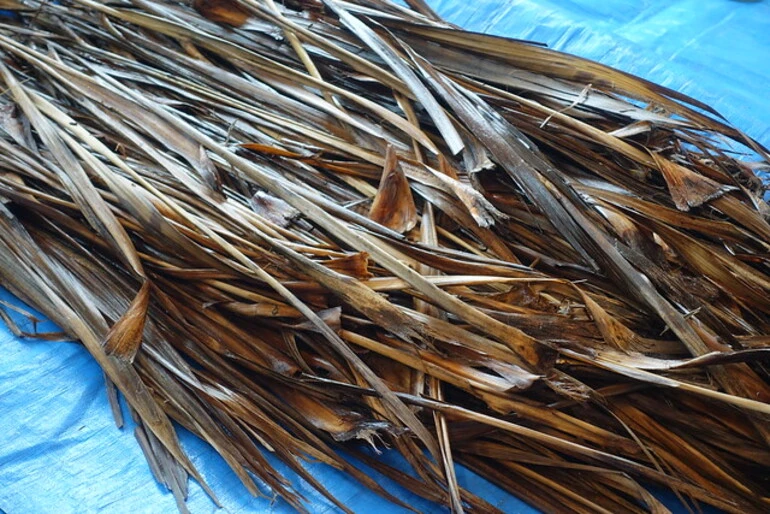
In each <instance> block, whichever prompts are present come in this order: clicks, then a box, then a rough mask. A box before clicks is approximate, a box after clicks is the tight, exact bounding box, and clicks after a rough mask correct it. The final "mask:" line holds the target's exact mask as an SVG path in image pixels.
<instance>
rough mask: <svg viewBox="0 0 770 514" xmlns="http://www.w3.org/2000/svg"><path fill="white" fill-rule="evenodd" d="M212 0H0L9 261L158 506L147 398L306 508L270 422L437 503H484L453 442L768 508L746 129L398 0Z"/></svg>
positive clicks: (250, 483)
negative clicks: (134, 445) (464, 476)
mask: <svg viewBox="0 0 770 514" xmlns="http://www.w3.org/2000/svg"><path fill="white" fill-rule="evenodd" d="M229 2H230V0H200V1H199V2H198V3H196V4H195V5H194V6H189V5H186V4H184V3H178V2H175V1H170V0H131V1H129V0H116V1H112V2H109V3H101V2H98V1H95V0H68V1H63V2H61V3H55V2H47V1H46V2H38V1H37V0H2V1H0V8H3V9H11V10H13V11H14V15H13V17H12V18H11V19H7V20H5V22H4V23H2V24H0V55H1V56H2V62H1V63H0V89H2V90H3V95H2V96H0V126H2V130H1V131H0V199H1V200H2V203H0V277H1V280H2V285H4V286H6V287H7V288H9V289H10V290H11V291H12V292H14V293H15V294H17V295H18V296H19V297H20V298H22V299H24V300H25V301H27V302H29V303H30V304H31V305H33V306H35V307H36V308H37V309H39V310H40V311H42V312H43V313H44V314H46V315H47V316H49V317H50V318H51V319H52V320H54V321H55V322H56V323H57V324H58V325H59V326H61V327H62V329H63V330H64V331H65V332H66V333H67V334H68V335H69V336H71V337H73V338H76V339H78V340H80V341H81V342H82V343H83V344H84V345H85V347H86V348H87V349H88V351H89V352H90V353H91V354H92V355H93V357H94V358H95V359H96V360H97V361H98V362H99V364H100V365H101V367H102V368H103V370H104V372H105V376H106V377H107V383H108V389H109V390H110V398H111V399H112V401H113V407H115V406H116V405H117V403H116V398H117V394H116V388H117V391H119V392H120V393H121V394H122V395H124V396H125V398H126V400H127V402H128V403H129V404H130V406H131V409H132V411H133V413H134V414H135V417H136V419H137V421H138V423H139V428H138V430H137V437H138V440H139V442H140V443H141V445H142V447H143V449H144V450H145V453H146V455H147V459H148V462H149V464H150V466H151V468H152V470H153V472H154V473H155V475H156V477H157V478H158V480H160V481H161V482H164V483H165V484H166V485H167V486H168V487H169V489H170V490H171V491H173V493H174V495H175V496H176V498H177V500H178V502H179V506H180V509H182V510H185V507H184V496H185V491H186V482H187V477H188V475H190V476H192V477H193V478H195V479H196V480H198V481H200V482H203V481H202V479H201V477H200V476H199V474H198V472H197V471H196V470H195V468H194V467H193V465H192V464H191V462H190V460H189V459H188V458H187V456H186V455H185V453H184V451H183V450H182V449H181V447H180V445H179V442H178V440H177V436H176V433H175V428H174V425H173V423H172V422H177V423H179V424H180V425H182V426H184V427H187V428H188V429H190V430H191V431H193V432H194V433H196V434H198V435H199V436H200V437H201V438H203V439H205V440H206V441H208V442H209V443H210V444H211V445H212V446H213V447H214V448H216V450H217V451H218V452H219V453H220V454H221V455H222V457H223V458H224V459H225V460H226V461H227V462H228V463H229V465H230V466H231V467H232V469H233V470H234V471H235V473H236V474H237V475H238V476H239V477H240V478H241V480H242V481H243V484H244V485H245V488H246V489H248V490H249V491H251V492H252V493H254V494H257V493H259V492H260V487H258V486H257V483H260V484H264V485H266V486H268V487H269V488H271V489H272V490H273V491H275V492H277V493H278V494H279V495H280V496H282V497H283V498H284V499H285V500H286V501H287V502H289V503H290V504H291V505H293V506H294V507H296V508H297V509H300V510H301V509H303V508H307V507H308V506H307V505H306V504H305V503H304V500H303V498H302V496H301V495H300V494H299V493H298V492H297V491H295V490H293V489H292V487H291V484H290V482H289V481H288V480H287V479H286V478H284V477H282V476H281V475H280V474H279V473H278V472H276V471H275V470H274V469H272V468H271V466H270V465H269V464H268V463H267V461H266V460H265V458H264V452H273V453H274V454H275V455H277V456H278V457H280V458H281V459H282V460H283V461H284V462H286V463H287V464H288V466H289V467H290V468H292V469H293V470H295V471H296V472H297V473H298V474H300V475H301V476H303V477H304V479H306V480H307V481H308V482H310V483H311V484H313V485H314V486H315V487H317V488H318V489H319V490H320V491H322V492H323V491H324V488H323V484H321V483H318V481H316V480H315V479H314V478H313V477H312V476H310V475H309V474H308V473H307V472H306V471H304V468H303V467H302V460H303V459H305V458H312V459H316V460H319V461H321V462H324V463H327V464H328V465H329V466H333V467H335V468H339V469H341V470H344V471H346V472H347V473H349V474H350V475H352V476H354V477H355V478H357V479H358V480H360V481H361V483H363V484H364V485H366V486H368V487H370V488H372V489H373V490H375V491H377V492H378V493H380V494H382V495H383V496H384V497H385V498H388V499H390V500H392V501H394V502H397V503H398V502H399V500H398V499H396V498H394V497H393V496H391V494H390V493H389V492H388V491H386V490H384V489H383V488H382V487H381V486H379V485H378V483H377V480H376V477H370V476H368V475H367V474H365V473H363V472H362V471H360V470H358V469H356V468H355V467H353V466H352V465H351V464H350V463H349V462H348V461H347V460H345V459H343V458H342V457H341V456H340V454H339V453H338V452H339V450H340V449H341V448H346V449H347V450H349V451H352V452H353V453H357V452H356V450H355V448H356V447H357V445H359V444H364V443H362V441H361V440H364V441H366V440H368V441H372V442H373V443H374V444H381V443H380V441H383V442H385V443H387V445H389V446H392V447H394V448H395V449H397V450H398V451H399V452H400V453H401V454H403V456H404V457H405V459H406V461H407V462H408V463H409V465H410V466H411V468H412V472H411V473H410V474H406V473H402V472H400V471H397V470H395V469H393V468H391V467H389V466H387V465H386V464H384V463H381V462H379V461H377V460H373V459H371V458H367V457H366V456H364V455H362V458H363V459H365V461H366V462H367V463H368V464H370V465H371V466H372V467H373V468H374V469H376V470H377V471H378V472H380V473H382V474H384V475H386V476H389V477H391V478H393V479H394V480H396V481H397V482H399V483H401V484H402V485H403V486H404V487H406V488H408V489H410V490H412V491H414V492H415V493H417V494H419V495H422V496H424V497H426V498H428V499H430V500H433V501H435V502H437V503H442V504H446V505H447V506H449V507H451V508H452V509H453V510H454V511H456V512H460V511H462V510H463V509H467V510H473V511H479V512H493V511H495V509H494V507H493V506H491V505H489V504H487V503H486V502H485V501H484V499H483V498H478V497H476V496H474V495H472V494H470V493H469V492H467V491H464V490H463V489H461V488H459V487H458V485H457V481H456V478H455V474H454V463H456V462H459V463H462V464H464V465H466V466H468V467H469V468H471V469H473V470H475V471H476V472H478V473H480V474H481V475H483V476H486V477H487V478H489V479H490V480H492V481H493V482H495V483H497V484H499V485H500V486H502V487H504V488H506V489H508V490H510V491H511V492H513V493H514V494H516V495H519V496H520V497H522V498H523V499H525V500H526V501H528V502H530V503H532V504H533V505H535V506H537V507H539V508H542V509H545V510H547V511H552V512H554V511H569V512H611V513H617V512H645V511H653V512H665V511H666V508H665V507H664V506H663V505H661V504H660V503H659V502H658V501H657V500H656V499H655V498H654V497H653V496H652V495H651V494H650V493H648V492H647V490H646V489H645V486H644V485H642V484H658V485H662V486H665V487H668V488H670V489H672V490H673V491H675V492H676V493H677V495H678V496H679V497H680V498H681V500H682V502H684V503H685V504H687V505H688V506H690V507H691V508H693V509H697V505H698V503H701V502H703V503H707V504H711V505H714V506H716V507H719V508H722V509H724V510H726V511H731V512H740V513H745V512H767V511H768V509H770V482H768V476H770V473H768V469H769V467H770V423H768V420H770V373H768V369H767V367H766V364H767V356H768V354H769V353H770V352H768V347H769V346H770V301H768V294H770V257H768V255H770V253H769V251H770V225H769V224H768V222H767V216H768V206H767V205H766V204H765V203H764V202H763V201H762V199H761V195H762V188H761V184H760V182H759V181H758V179H757V178H756V176H755V175H754V173H753V171H752V167H753V166H752V165H751V164H747V163H746V162H744V161H740V160H737V159H736V158H734V154H733V153H731V152H732V150H731V151H730V152H728V151H727V150H725V149H726V148H728V147H729V146H730V145H732V148H734V149H738V150H739V151H745V152H751V153H753V154H754V155H755V157H756V158H757V159H758V160H759V161H760V162H762V161H763V160H765V159H767V158H768V155H769V154H768V152H767V151H766V150H765V149H764V148H762V147H761V146H760V145H758V144H757V143H756V142H754V141H752V140H751V139H749V138H747V137H746V136H744V135H743V134H741V133H740V132H738V131H737V130H735V129H733V128H732V127H730V126H729V125H727V124H726V122H724V121H723V120H722V119H721V118H720V117H719V116H718V115H717V114H716V113H714V112H712V111H711V110H710V109H709V108H708V107H707V106H705V105H702V104H700V103H698V102H697V101H695V100H693V99H691V98H687V97H685V96H682V95H681V94H678V93H676V92H674V91H670V90H667V89H665V88H662V87H659V86H656V85H654V84H651V83H649V82H646V81H644V80H641V79H638V78H635V77H633V76H630V75H627V74H624V73H622V72H619V71H615V70H613V69H610V68H607V67H605V66H602V65H599V64H597V63H594V62H590V61H586V60H582V59H580V58H577V57H573V56H569V55H564V54H560V53H557V52H553V51H551V50H548V49H546V48H543V47H542V46H538V45H535V44H530V43H527V42H521V41H513V40H508V39H501V38H496V37H492V36H487V35H481V34H475V33H469V32H465V31H462V30H459V29H457V28H456V27H453V26H450V25H448V24H446V23H444V22H442V21H441V20H440V19H438V18H437V17H436V16H435V15H434V14H433V13H432V12H431V10H430V9H429V8H428V7H426V6H425V5H424V4H423V2H422V0H412V1H411V2H409V3H410V5H411V6H412V8H411V9H408V8H404V7H401V6H399V5H397V4H395V3H391V1H390V0H360V1H356V2H348V1H342V0H287V1H286V2H285V3H284V4H283V5H278V4H277V3H275V2H274V1H273V0H237V4H236V3H229ZM741 149H742V150H741ZM764 162H766V161H764ZM6 317H7V316H6ZM115 412H116V415H118V418H119V409H118V408H115ZM118 421H119V423H120V419H118ZM255 478H256V480H255ZM203 485H204V487H206V486H205V484H203ZM212 494H213V493H212ZM339 507H340V508H341V509H345V507H344V505H339Z"/></svg>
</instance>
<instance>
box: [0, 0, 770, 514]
mask: <svg viewBox="0 0 770 514" xmlns="http://www.w3.org/2000/svg"><path fill="white" fill-rule="evenodd" d="M430 4H431V5H432V6H433V7H434V8H435V9H436V10H437V12H438V13H439V14H441V15H442V16H444V17H445V18H446V19H447V20H449V21H451V22H453V23H455V24H457V25H460V26H462V27H464V28H466V29H469V30H475V31H482V32H489V33H493V34H497V35H505V36H511V37H516V38H523V39H530V40H534V41H539V42H543V43H547V44H548V45H549V46H551V47H552V48H556V49H558V50H563V51H566V52H570V53H574V54H578V55H581V56H584V57H588V58H592V59H596V60H599V61H601V62H603V63H605V64H608V65H611V66H614V67H617V68H619V69H622V70H625V71H629V72H631V73H634V74H637V75H640V76H642V77H645V78H648V79H651V80H653V81H655V82H658V83H660V84H663V85H665V86H668V87H670V88H672V89H675V90H678V91H682V92H684V93H686V94H688V95H690V96H693V97H695V98H697V99H698V100H701V101H704V102H706V103H708V104H710V105H711V106H713V107H714V108H716V109H717V110H718V111H719V112H720V113H721V114H723V115H724V116H725V117H726V118H727V119H728V120H729V121H730V122H732V123H733V124H734V125H735V126H737V127H738V128H739V129H741V130H743V131H745V132H746V133H748V134H749V135H750V136H752V137H754V138H756V139H758V140H759V141H760V142H761V143H762V144H764V145H765V146H770V95H769V94H768V93H770V62H769V59H770V3H768V2H767V1H754V2H748V1H744V2H741V1H729V0H667V1H665V0H603V1H601V2H594V1H589V0H571V1H567V0H559V1H557V0H551V1H547V0H540V1H526V0H521V1H504V0H466V1H457V0H438V1H432V2H430ZM0 298H1V299H2V300H4V301H8V302H12V303H15V304H16V305H20V304H19V303H18V301H16V300H15V299H13V297H12V296H11V295H9V294H8V293H6V292H4V291H3V292H2V293H0ZM12 315H13V316H14V318H15V319H17V320H18V322H19V324H20V326H21V328H22V329H23V330H28V331H31V330H32V329H33V327H32V323H31V321H30V320H29V319H26V318H24V317H22V316H19V315H16V314H12ZM36 329H37V330H38V331H52V330H56V329H55V327H53V326H51V325H50V323H49V324H38V326H37V327H36ZM182 439H183V444H184V445H185V447H186V448H187V449H188V451H189V453H190V454H191V457H192V460H193V462H194V463H195V464H196V465H197V466H199V468H200V469H201V471H202V473H203V475H204V477H206V479H207V480H208V481H209V483H210V485H212V487H213V489H214V490H215V491H216V492H217V494H218V495H219V499H220V501H221V502H222V504H223V505H224V508H225V510H224V512H232V513H256V512H290V510H291V509H290V508H289V507H288V506H287V505H286V504H285V503H282V502H281V501H273V498H271V497H269V496H268V497H266V498H252V497H251V496H249V495H248V493H247V492H246V491H245V490H244V489H243V487H242V486H241V485H240V483H239V482H238V480H237V479H236V477H235V476H234V475H233V473H232V472H230V471H229V469H228V468H227V466H226V465H225V464H224V462H223V461H222V460H221V459H220V458H218V457H217V456H216V454H215V453H214V452H213V451H212V450H211V449H210V448H208V447H206V445H204V444H203V443H201V442H200V441H199V440H197V439H196V438H195V437H193V436H191V435H190V434H186V433H185V434H183V437H182ZM384 458H388V459H391V460H393V461H395V460H396V459H395V456H393V455H390V454H389V453H387V452H386V454H385V456H384ZM308 466H309V467H310V469H312V470H313V473H314V474H315V475H316V476H318V477H319V478H320V479H321V481H322V482H323V483H324V484H325V485H326V486H327V487H328V488H329V490H330V491H331V492H332V493H333V494H334V495H336V496H337V497H338V498H340V499H341V500H342V501H344V502H345V503H346V504H347V505H349V506H350V508H352V509H353V510H354V511H355V512H378V513H379V512H385V513H391V512H392V513H395V512H400V511H401V509H399V508H396V507H392V506H390V505H389V504H387V503H386V502H385V501H384V500H381V499H380V498H379V497H378V496H376V495H374V494H373V493H370V492H368V491H367V490H365V489H364V488H363V487H362V486H360V485H358V484H357V483H355V482H354V481H353V480H351V479H350V478H348V477H346V476H344V475H342V474H340V473H337V472H335V471H333V470H330V469H328V468H327V467H324V466H322V465H319V464H313V463H310V464H308ZM276 467H277V468H278V469H279V470H285V467H283V466H281V465H280V463H276ZM287 473H288V472H287ZM459 479H460V482H461V484H462V485H463V486H466V487H468V488H469V489H470V490H471V491H473V492H475V493H476V494H479V495H481V496H483V497H484V498H486V499H487V500H488V501H490V502H492V503H494V504H496V505H498V506H499V507H500V508H501V509H503V510H504V511H506V512H511V513H516V512H521V513H525V512H535V511H534V510H532V509H531V508H529V507H527V506H526V505H525V504H523V503H522V502H520V501H518V500H517V499H515V498H512V497H511V496H510V495H507V494H506V493H504V492H503V491H501V490H499V489H497V488H496V487H494V486H492V485H490V484H489V483H487V482H485V481H484V480H482V479H480V478H479V477H477V476H475V475H473V474H472V473H470V472H467V471H465V470H461V472H460V474H459ZM295 483H297V484H298V489H299V490H300V491H302V492H303V493H304V494H306V495H307V497H308V498H310V499H311V501H312V502H313V509H312V510H313V512H316V513H323V512H333V511H334V510H335V509H334V507H333V506H332V505H331V504H330V503H329V502H328V501H327V500H325V499H323V498H322V497H321V496H320V495H319V494H318V493H316V492H314V491H313V490H312V489H311V488H310V487H309V486H307V485H306V484H302V483H300V482H298V481H296V480H295ZM401 496H402V497H403V498H405V499H406V500H407V501H408V502H410V503H412V504H413V505H414V506H415V508H417V509H419V510H421V511H424V512H440V510H438V509H435V508H433V507H431V506H430V505H429V504H428V503H427V502H425V501H423V500H420V499H419V498H416V497H414V496H412V495H410V494H409V493H407V492H405V491H404V492H402V494H401ZM669 504H670V505H673V506H674V507H675V501H674V502H671V501H669ZM189 506H190V509H191V510H192V511H193V512H194V513H196V514H200V513H208V512H215V511H217V509H216V507H215V506H214V504H213V503H212V502H211V500H210V499H208V497H206V495H205V494H204V493H203V492H202V490H201V489H200V487H198V486H197V485H195V484H191V491H190V499H189ZM175 510H176V507H175V505H174V500H173V498H172V496H171V495H170V494H169V493H167V492H166V491H164V490H163V489H162V488H161V487H160V486H158V485H157V484H156V482H155V481H154V479H153V478H152V476H151V474H150V471H149V468H148V466H147V464H146V463H145V460H144V457H143V456H142V453H141V451H140V449H139V446H138V445H137V443H136V441H135V440H134V437H133V435H132V433H131V430H130V426H129V427H128V428H124V429H123V430H122V431H119V430H117V429H116V428H115V425H114V422H113V420H112V415H111V413H110V409H109V407H108V404H107V398H106V393H105V390H104V384H103V378H102V374H101V372H100V370H99V368H98V366H97V365H96V363H95V362H94V361H93V359H91V358H90V356H89V355H88V354H87V352H86V351H85V349H84V348H83V347H81V346H80V345H78V344H75V343H58V342H41V341H33V340H24V339H19V338H17V337H15V336H13V334H12V333H11V332H9V331H8V330H6V329H5V327H0V514H1V513H2V512H5V513H7V514H27V513H34V514H46V513H57V514H66V513H90V512H108V513H113V512H115V513H124V512H125V513H129V512H131V513H165V512H174V511H175Z"/></svg>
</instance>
